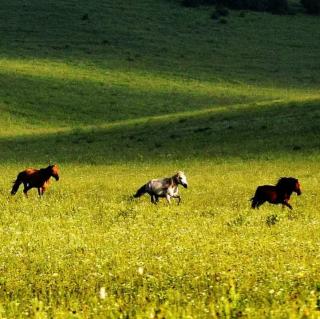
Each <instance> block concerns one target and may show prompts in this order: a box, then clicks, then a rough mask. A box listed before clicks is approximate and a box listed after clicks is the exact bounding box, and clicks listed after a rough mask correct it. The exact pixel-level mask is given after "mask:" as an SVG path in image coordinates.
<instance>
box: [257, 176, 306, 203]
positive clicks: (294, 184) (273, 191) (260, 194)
mask: <svg viewBox="0 0 320 319" xmlns="http://www.w3.org/2000/svg"><path fill="white" fill-rule="evenodd" d="M293 192H295V193H297V195H301V187H300V183H299V181H298V180H297V179H296V178H293V177H282V178H280V179H279V180H278V183H277V184H276V185H275V186H272V185H263V186H258V188H257V190H256V193H255V194H254V197H252V198H251V201H252V204H251V207H252V208H259V206H261V205H262V204H263V203H264V202H269V203H271V204H282V205H283V207H284V206H287V207H289V208H290V209H292V206H291V205H290V204H289V203H288V202H289V200H290V196H291V194H292V193H293Z"/></svg>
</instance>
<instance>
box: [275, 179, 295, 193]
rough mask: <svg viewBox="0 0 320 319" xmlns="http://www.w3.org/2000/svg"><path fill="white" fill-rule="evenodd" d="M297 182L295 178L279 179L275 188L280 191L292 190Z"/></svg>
mask: <svg viewBox="0 0 320 319" xmlns="http://www.w3.org/2000/svg"><path fill="white" fill-rule="evenodd" d="M297 182H298V180H297V179H296V178H293V177H281V178H280V179H279V180H278V182H277V184H276V187H277V188H280V189H290V190H291V189H294V187H295V185H296V183H297Z"/></svg>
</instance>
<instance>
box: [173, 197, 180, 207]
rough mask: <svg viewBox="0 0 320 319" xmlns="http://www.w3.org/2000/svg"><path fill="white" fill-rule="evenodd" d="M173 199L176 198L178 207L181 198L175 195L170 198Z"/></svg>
mask: <svg viewBox="0 0 320 319" xmlns="http://www.w3.org/2000/svg"><path fill="white" fill-rule="evenodd" d="M172 197H173V198H176V199H177V200H178V205H180V203H181V196H180V195H175V196H172Z"/></svg>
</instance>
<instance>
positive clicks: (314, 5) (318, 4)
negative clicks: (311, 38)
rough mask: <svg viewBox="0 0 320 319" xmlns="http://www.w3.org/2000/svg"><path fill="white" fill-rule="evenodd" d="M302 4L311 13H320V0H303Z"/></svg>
mask: <svg viewBox="0 0 320 319" xmlns="http://www.w3.org/2000/svg"><path fill="white" fill-rule="evenodd" d="M301 4H302V5H303V6H304V8H305V9H306V11H307V12H308V13H309V14H320V0H301Z"/></svg>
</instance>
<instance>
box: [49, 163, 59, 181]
mask: <svg viewBox="0 0 320 319" xmlns="http://www.w3.org/2000/svg"><path fill="white" fill-rule="evenodd" d="M49 167H50V170H51V176H52V177H53V178H54V179H55V180H56V181H58V180H59V178H60V177H59V167H58V165H57V164H54V165H50V166H49Z"/></svg>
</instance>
